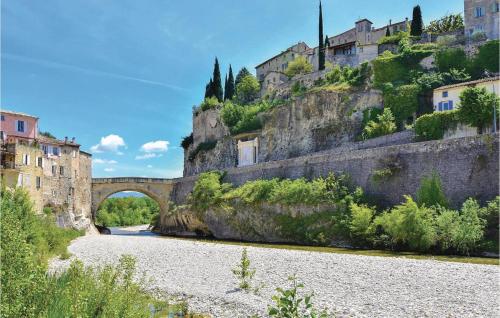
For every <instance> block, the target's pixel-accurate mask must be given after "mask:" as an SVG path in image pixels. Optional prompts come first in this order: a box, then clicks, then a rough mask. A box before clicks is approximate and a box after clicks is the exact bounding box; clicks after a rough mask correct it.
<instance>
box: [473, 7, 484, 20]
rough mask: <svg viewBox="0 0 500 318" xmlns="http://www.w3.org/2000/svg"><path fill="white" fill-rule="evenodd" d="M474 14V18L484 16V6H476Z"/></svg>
mask: <svg viewBox="0 0 500 318" xmlns="http://www.w3.org/2000/svg"><path fill="white" fill-rule="evenodd" d="M474 16H475V17H476V18H480V17H483V16H484V8H483V7H476V9H475V11H474Z"/></svg>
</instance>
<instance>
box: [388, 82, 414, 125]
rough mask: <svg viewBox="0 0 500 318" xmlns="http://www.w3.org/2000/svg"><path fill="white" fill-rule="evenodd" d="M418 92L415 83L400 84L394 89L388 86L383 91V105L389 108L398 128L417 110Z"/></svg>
mask: <svg viewBox="0 0 500 318" xmlns="http://www.w3.org/2000/svg"><path fill="white" fill-rule="evenodd" d="M419 93H420V87H419V86H418V85H415V84H409V85H402V86H400V87H398V88H396V89H392V88H388V89H387V90H385V91H384V103H385V107H388V108H389V109H390V110H391V112H392V114H393V115H394V118H395V121H396V125H397V127H398V128H399V129H402V128H403V124H404V123H405V121H406V120H407V119H408V118H410V117H412V116H413V115H414V114H415V112H416V111H417V110H418V95H419Z"/></svg>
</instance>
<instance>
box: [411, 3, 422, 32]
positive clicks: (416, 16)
mask: <svg viewBox="0 0 500 318" xmlns="http://www.w3.org/2000/svg"><path fill="white" fill-rule="evenodd" d="M423 28H424V22H423V20H422V11H421V10H420V6H416V7H414V8H413V19H412V20H411V29H410V35H413V36H421V35H422V32H423Z"/></svg>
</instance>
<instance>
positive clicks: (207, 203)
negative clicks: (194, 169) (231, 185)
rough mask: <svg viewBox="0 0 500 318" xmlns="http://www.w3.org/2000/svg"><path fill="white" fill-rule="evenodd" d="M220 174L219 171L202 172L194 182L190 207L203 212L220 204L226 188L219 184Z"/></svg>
mask: <svg viewBox="0 0 500 318" xmlns="http://www.w3.org/2000/svg"><path fill="white" fill-rule="evenodd" d="M222 176H223V175H222V173H221V172H219V171H211V172H204V173H202V174H200V176H199V177H198V180H196V182H195V184H194V187H193V191H192V192H191V197H190V199H189V201H190V203H191V206H192V207H193V208H194V209H195V210H196V211H198V212H204V211H206V210H207V209H208V208H210V207H211V206H213V205H216V204H218V203H219V202H220V199H221V197H222V195H223V194H224V192H226V190H227V188H228V186H227V185H224V184H222V183H221V179H222Z"/></svg>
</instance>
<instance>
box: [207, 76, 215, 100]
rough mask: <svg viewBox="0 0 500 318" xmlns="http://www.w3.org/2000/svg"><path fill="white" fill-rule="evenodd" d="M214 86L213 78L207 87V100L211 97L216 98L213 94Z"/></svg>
mask: <svg viewBox="0 0 500 318" xmlns="http://www.w3.org/2000/svg"><path fill="white" fill-rule="evenodd" d="M213 86H214V82H213V80H212V78H210V81H209V82H208V84H207V85H206V86H205V99H207V98H210V97H213V96H214V93H213Z"/></svg>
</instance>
